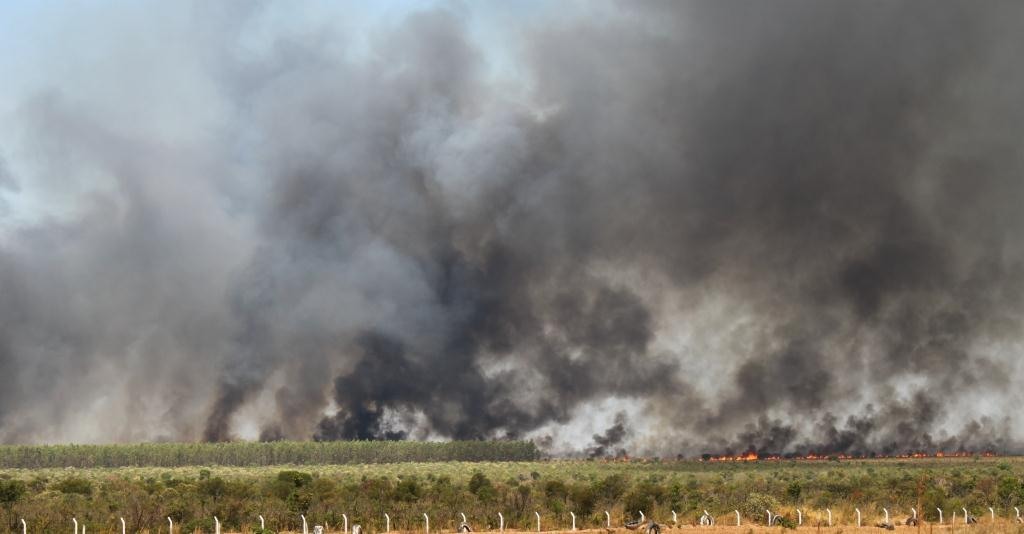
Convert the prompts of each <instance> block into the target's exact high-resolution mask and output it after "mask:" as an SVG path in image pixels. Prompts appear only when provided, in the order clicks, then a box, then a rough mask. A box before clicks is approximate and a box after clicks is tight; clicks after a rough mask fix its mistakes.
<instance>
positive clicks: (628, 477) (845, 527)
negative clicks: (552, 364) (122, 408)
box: [0, 458, 1024, 534]
mask: <svg viewBox="0 0 1024 534" xmlns="http://www.w3.org/2000/svg"><path fill="white" fill-rule="evenodd" d="M0 501H2V503H0V504H2V505H3V506H2V507H0V532H2V531H5V530H7V529H10V530H11V531H13V530H14V529H15V528H17V527H18V523H17V521H18V519H19V518H21V517H24V518H26V519H27V520H28V521H29V522H30V524H32V525H33V528H32V529H30V531H32V532H40V531H45V532H63V531H64V529H65V528H70V526H69V525H70V518H71V517H76V518H77V519H78V520H79V521H80V522H81V523H83V524H88V525H89V526H88V531H89V532H97V533H101V532H108V531H109V532H114V531H115V530H113V529H114V528H115V526H116V524H117V518H118V517H122V516H123V517H125V519H126V521H127V522H128V524H129V531H133V532H141V531H145V530H150V531H151V532H158V531H159V530H158V529H159V528H160V527H161V526H162V527H163V531H164V532H166V525H167V522H166V517H167V516H171V517H172V518H174V519H175V522H176V524H177V525H179V526H180V527H181V529H180V530H178V529H177V528H176V532H178V531H180V532H194V531H201V532H213V524H212V523H213V519H212V518H213V516H214V515H217V516H218V517H219V518H220V519H221V521H222V523H223V525H224V528H223V531H224V532H240V531H251V529H253V528H256V527H258V523H257V520H256V517H257V516H258V515H263V516H264V517H265V519H266V520H267V525H268V530H272V531H275V532H286V531H296V530H299V529H300V528H301V522H300V519H299V514H305V515H306V516H307V517H309V518H310V525H313V524H323V522H326V523H328V524H330V525H331V526H332V528H333V527H336V526H340V525H341V524H342V521H343V517H342V514H345V515H346V516H348V518H349V519H350V521H351V522H352V523H359V524H361V525H362V526H363V527H364V528H365V529H366V530H367V531H368V532H382V531H383V530H384V515H383V514H384V513H388V514H390V516H391V518H392V522H391V525H392V529H393V531H395V530H408V531H410V532H422V527H423V518H422V514H423V513H424V512H426V513H429V514H430V516H431V526H432V529H431V532H451V531H454V530H455V528H456V527H457V525H458V522H459V521H460V518H459V513H460V512H463V513H465V514H466V515H467V516H468V518H469V521H470V523H471V524H472V525H474V527H475V528H476V529H477V530H496V529H497V524H498V519H497V517H498V513H499V512H500V513H502V514H503V515H504V517H505V519H506V525H509V526H510V528H518V529H529V530H530V531H533V530H534V527H533V525H534V521H535V516H534V513H535V512H538V513H540V514H541V516H542V522H543V528H544V530H545V531H547V530H549V529H551V530H555V529H561V528H568V527H569V525H570V524H571V515H570V512H573V513H575V514H576V515H577V525H579V527H580V528H581V529H583V528H597V527H602V526H603V525H604V524H605V515H604V512H605V511H608V512H609V514H610V515H611V516H612V524H613V525H622V523H623V522H624V521H625V520H626V519H627V518H634V517H636V516H637V513H638V512H639V511H641V510H642V511H644V512H645V513H646V514H647V515H648V516H649V517H653V518H655V519H656V520H657V521H659V522H660V523H663V524H671V519H672V515H671V513H672V511H673V510H674V511H676V512H677V514H678V518H679V523H680V524H681V525H687V526H683V527H680V528H679V530H680V531H685V532H694V533H697V532H704V531H706V532H716V533H719V534H740V533H743V534H747V533H749V532H753V533H756V532H761V531H768V530H772V531H778V530H779V528H772V529H767V528H763V527H760V526H759V525H758V523H763V522H764V509H765V508H766V507H768V508H771V509H772V511H773V513H777V514H778V513H781V514H784V515H785V516H786V517H787V518H789V519H790V520H794V521H795V518H796V510H797V509H798V508H799V509H800V510H802V511H803V513H804V514H805V526H803V527H802V528H801V530H805V531H810V530H815V531H817V530H818V528H817V527H811V526H810V525H813V524H816V523H818V522H823V521H824V517H825V513H826V512H825V509H826V508H828V509H831V510H832V513H833V522H834V524H835V525H837V527H836V528H833V529H826V528H822V529H821V531H823V532H830V533H835V534H839V533H840V532H842V533H844V534H850V533H854V532H860V531H864V532H866V531H868V530H870V531H872V532H880V531H881V530H880V529H878V528H874V527H870V528H863V529H859V530H858V529H856V527H855V526H854V525H855V524H856V515H855V513H856V512H855V508H859V509H860V510H861V511H862V514H863V524H864V525H871V524H874V523H875V522H877V521H879V520H880V519H881V517H882V514H883V511H882V509H883V508H888V509H889V511H890V513H891V514H892V518H893V520H895V521H903V520H904V519H905V518H906V517H907V516H908V515H910V508H911V507H916V508H917V509H918V510H919V511H920V513H921V515H922V517H923V518H924V519H925V520H926V521H927V522H928V523H926V524H925V525H924V526H923V527H922V529H921V532H931V531H936V532H938V531H939V529H938V525H935V524H934V523H935V522H936V521H937V517H935V516H936V515H937V512H936V511H935V508H937V507H939V508H943V509H944V510H945V518H944V519H945V521H946V523H947V525H945V526H944V527H943V530H941V531H942V532H950V528H949V525H948V522H949V521H950V519H952V514H953V511H954V510H955V511H956V514H957V518H958V520H960V521H962V519H963V516H962V512H961V511H960V509H961V508H963V507H966V508H968V509H969V510H970V511H971V513H972V514H973V515H975V516H977V517H978V518H979V519H980V520H981V523H982V524H980V525H973V526H971V527H970V528H969V531H971V532H979V533H980V532H986V531H991V532H995V531H999V532H1017V531H1018V529H1017V526H1016V525H1015V524H1013V523H1012V522H1011V521H1010V519H1012V517H1013V516H1014V511H1013V506H1020V505H1021V503H1022V502H1024V459H1020V458H943V459H936V458H931V459H914V460H905V459H884V460H844V461H839V462H835V461H800V460H783V461H760V462H750V463H704V462H696V461H664V462H658V461H629V462H624V461H531V462H400V463H378V464H344V465H280V466H252V467H234V466H208V467H202V466H190V467H123V468H86V469H81V468H41V469H24V468H17V469H0ZM988 506H992V507H994V508H995V509H996V513H997V516H998V517H997V518H998V520H999V522H998V523H997V524H996V525H990V524H988V522H989V514H988V509H987V507H988ZM703 510H708V511H709V512H711V513H712V514H713V515H715V516H716V517H717V518H718V521H717V524H718V526H716V527H714V528H713V529H703V530H702V529H701V528H699V527H694V526H689V525H692V524H693V523H695V522H696V520H697V517H698V516H699V515H700V514H701V513H703ZM734 510H740V511H741V515H742V517H743V525H742V526H741V527H740V528H739V529H737V528H736V527H735V526H731V525H734V524H735V513H734ZM727 525H730V526H727ZM897 528H898V529H900V530H903V531H907V532H909V531H911V530H914V531H916V530H917V529H912V528H911V527H897ZM963 528H964V527H963V525H959V526H958V527H957V531H958V532H960V531H964V530H963ZM992 529H996V530H992ZM19 531H20V530H19ZM117 531H118V532H119V528H118V529H117ZM595 532H604V529H603V528H601V529H599V530H595ZM623 532H626V531H623Z"/></svg>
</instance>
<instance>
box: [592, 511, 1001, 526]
mask: <svg viewBox="0 0 1024 534" xmlns="http://www.w3.org/2000/svg"><path fill="white" fill-rule="evenodd" d="M1017 515H1018V516H1019V515H1020V512H1019V511H1018V512H1017ZM604 526H605V527H607V528H612V514H609V513H608V510H605V511H604Z"/></svg>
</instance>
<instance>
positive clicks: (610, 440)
mask: <svg viewBox="0 0 1024 534" xmlns="http://www.w3.org/2000/svg"><path fill="white" fill-rule="evenodd" d="M626 432H627V431H626V414H625V412H619V413H617V414H615V424H613V425H612V426H610V427H608V429H607V430H605V431H604V434H594V446H593V447H590V448H589V449H587V456H589V457H591V458H603V457H605V456H608V453H609V452H614V454H615V455H616V456H625V454H626V450H625V449H618V450H613V449H614V447H617V446H618V445H619V444H621V443H622V441H623V439H625V437H626Z"/></svg>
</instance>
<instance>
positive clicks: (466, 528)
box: [459, 523, 473, 532]
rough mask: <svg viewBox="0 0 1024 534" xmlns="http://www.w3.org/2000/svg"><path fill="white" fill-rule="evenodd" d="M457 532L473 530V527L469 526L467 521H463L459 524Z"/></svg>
mask: <svg viewBox="0 0 1024 534" xmlns="http://www.w3.org/2000/svg"><path fill="white" fill-rule="evenodd" d="M459 532H473V527H471V526H469V523H463V524H461V525H459Z"/></svg>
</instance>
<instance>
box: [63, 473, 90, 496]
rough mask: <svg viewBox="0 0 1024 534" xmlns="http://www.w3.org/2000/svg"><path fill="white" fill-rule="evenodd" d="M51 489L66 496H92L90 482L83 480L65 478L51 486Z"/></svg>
mask: <svg viewBox="0 0 1024 534" xmlns="http://www.w3.org/2000/svg"><path fill="white" fill-rule="evenodd" d="M53 489H55V490H57V491H59V492H61V493H67V494H77V495H86V496H88V495H92V482H89V481H88V480H86V479H84V478H77V477H71V478H65V479H64V480H61V481H60V482H57V483H56V484H54V485H53Z"/></svg>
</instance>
